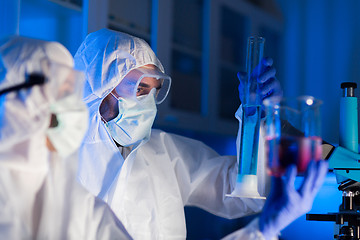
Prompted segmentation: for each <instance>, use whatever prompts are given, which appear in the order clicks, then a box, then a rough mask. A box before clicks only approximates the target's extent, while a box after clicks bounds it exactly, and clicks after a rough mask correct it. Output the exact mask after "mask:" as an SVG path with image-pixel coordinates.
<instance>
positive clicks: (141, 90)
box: [136, 86, 148, 96]
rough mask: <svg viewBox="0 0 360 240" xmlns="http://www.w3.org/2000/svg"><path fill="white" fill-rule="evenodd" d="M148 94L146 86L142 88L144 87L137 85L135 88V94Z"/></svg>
mask: <svg viewBox="0 0 360 240" xmlns="http://www.w3.org/2000/svg"><path fill="white" fill-rule="evenodd" d="M146 94H148V91H147V88H144V87H140V86H139V87H138V88H137V89H136V96H142V95H146Z"/></svg>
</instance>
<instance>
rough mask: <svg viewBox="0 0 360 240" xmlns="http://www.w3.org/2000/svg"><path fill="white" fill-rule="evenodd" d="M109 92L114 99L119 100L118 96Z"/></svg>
mask: <svg viewBox="0 0 360 240" xmlns="http://www.w3.org/2000/svg"><path fill="white" fill-rule="evenodd" d="M110 94H111V95H112V96H113V97H114V98H115V99H116V100H118V101H119V98H118V97H116V96H115V95H114V94H113V93H112V92H110Z"/></svg>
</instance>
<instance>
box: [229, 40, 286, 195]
mask: <svg viewBox="0 0 360 240" xmlns="http://www.w3.org/2000/svg"><path fill="white" fill-rule="evenodd" d="M264 43H265V39H264V38H262V37H249V38H248V45H247V58H246V70H247V72H246V73H238V78H239V80H240V85H239V94H240V100H241V104H242V105H241V110H240V111H241V132H240V133H241V136H240V146H239V149H238V163H239V169H238V176H237V182H236V186H235V189H234V191H233V192H232V193H231V194H229V195H227V196H231V197H249V198H265V197H262V196H260V195H259V193H258V191H257V161H258V156H257V155H258V144H259V129H260V122H261V118H262V117H264V113H265V112H264V111H263V104H262V102H263V100H264V99H266V98H269V97H273V96H282V91H281V87H280V84H279V82H278V81H277V79H276V78H275V73H276V71H275V69H274V68H273V67H272V64H273V61H272V59H271V58H263V52H264Z"/></svg>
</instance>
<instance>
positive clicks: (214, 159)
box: [166, 134, 266, 218]
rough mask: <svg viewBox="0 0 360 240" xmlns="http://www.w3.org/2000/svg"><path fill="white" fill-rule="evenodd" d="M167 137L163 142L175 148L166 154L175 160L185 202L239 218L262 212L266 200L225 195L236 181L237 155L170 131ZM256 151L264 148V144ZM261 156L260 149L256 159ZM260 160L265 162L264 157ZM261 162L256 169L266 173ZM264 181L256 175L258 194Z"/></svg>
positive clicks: (229, 216) (231, 189)
mask: <svg viewBox="0 0 360 240" xmlns="http://www.w3.org/2000/svg"><path fill="white" fill-rule="evenodd" d="M168 137H169V139H166V145H168V148H174V149H176V150H174V151H172V152H171V153H169V154H170V158H171V159H173V160H175V159H176V162H177V163H176V164H175V171H176V175H177V179H178V182H179V185H180V189H181V194H182V198H183V202H184V205H189V206H190V205H191V206H197V207H200V208H202V209H204V210H206V211H208V212H210V213H213V214H215V215H218V216H221V217H225V218H238V217H242V216H246V215H250V214H253V213H257V212H259V211H261V209H262V207H263V205H264V202H265V200H262V199H249V198H233V197H226V196H225V195H226V194H230V193H231V192H232V191H233V189H234V186H235V184H236V177H237V168H238V164H237V160H236V156H219V154H217V153H216V152H215V151H214V150H212V149H211V148H209V147H208V146H206V145H205V144H203V143H201V142H199V141H196V140H193V139H189V138H185V137H181V136H177V135H172V134H169V135H168ZM170 145H171V146H170ZM260 145H261V144H260ZM259 150H261V151H263V146H262V147H260V148H259ZM263 155H264V153H261V152H259V159H260V156H263ZM261 161H264V159H263V157H262V158H261ZM264 165H265V163H261V164H258V169H259V167H260V168H261V169H262V171H260V172H259V173H258V174H265V170H264ZM265 181H266V178H265V177H264V176H262V177H259V181H258V185H259V186H258V189H263V190H262V192H260V194H262V193H263V192H265V187H264V186H265V184H266V183H265Z"/></svg>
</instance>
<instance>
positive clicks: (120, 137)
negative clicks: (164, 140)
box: [105, 89, 157, 147]
mask: <svg viewBox="0 0 360 240" xmlns="http://www.w3.org/2000/svg"><path fill="white" fill-rule="evenodd" d="M113 96H114V95H113ZM114 97H115V96H114ZM115 98H116V99H117V100H118V105H119V114H118V115H117V117H116V118H114V119H112V120H110V121H109V122H106V123H105V126H106V127H107V129H108V130H109V132H110V134H111V136H112V138H113V139H114V140H115V141H116V142H117V143H118V144H120V145H121V146H123V147H128V146H130V145H133V144H137V143H139V142H141V141H142V140H144V139H146V138H149V137H150V133H151V127H152V125H153V123H154V120H155V116H156V112H157V109H156V104H155V89H152V90H151V91H150V93H149V94H148V95H144V96H140V97H137V99H136V100H132V99H124V98H119V99H118V98H117V97H115Z"/></svg>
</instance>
